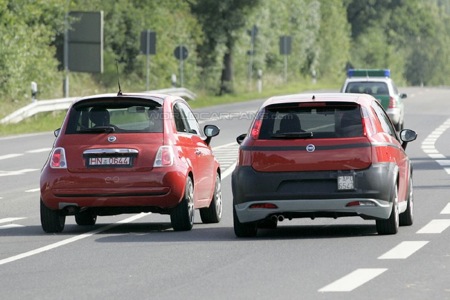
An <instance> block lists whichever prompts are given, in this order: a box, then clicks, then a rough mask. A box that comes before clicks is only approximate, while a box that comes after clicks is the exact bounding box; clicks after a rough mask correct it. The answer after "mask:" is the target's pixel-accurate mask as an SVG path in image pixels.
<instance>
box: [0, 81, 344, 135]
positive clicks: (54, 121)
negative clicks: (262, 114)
mask: <svg viewBox="0 0 450 300" xmlns="http://www.w3.org/2000/svg"><path fill="white" fill-rule="evenodd" d="M337 88H338V87H337V86H335V85H333V84H330V83H317V84H312V83H310V82H309V83H306V82H303V83H295V84H293V83H291V84H289V85H283V86H277V87H270V88H268V87H264V89H263V91H262V92H261V93H258V92H257V91H253V92H242V93H236V94H229V95H224V96H211V95H206V94H203V93H199V94H198V95H197V96H198V97H197V99H196V100H194V101H190V102H189V104H190V105H191V107H192V108H194V109H195V108H201V107H207V106H214V105H219V104H226V103H236V102H243V101H248V100H254V99H265V98H269V97H271V96H274V95H285V94H295V93H301V92H305V91H309V90H321V89H337ZM64 117H65V111H55V112H49V113H40V114H37V115H35V116H32V117H30V118H27V119H25V120H23V121H22V122H19V123H16V124H0V136H9V135H18V134H27V133H37V132H45V131H53V130H55V129H57V128H59V127H60V126H61V123H62V121H63V120H64Z"/></svg>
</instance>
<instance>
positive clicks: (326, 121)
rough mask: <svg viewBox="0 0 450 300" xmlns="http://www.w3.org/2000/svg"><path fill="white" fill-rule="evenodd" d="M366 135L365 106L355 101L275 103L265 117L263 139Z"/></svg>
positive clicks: (262, 131)
mask: <svg viewBox="0 0 450 300" xmlns="http://www.w3.org/2000/svg"><path fill="white" fill-rule="evenodd" d="M362 135H363V126H362V121H361V109H360V107H359V105H357V104H353V103H314V106H311V107H308V106H301V107H299V106H298V104H297V106H296V107H295V106H291V107H290V106H286V105H281V106H280V105H273V106H269V107H267V108H266V110H265V113H264V116H263V118H262V125H261V131H260V135H259V138H260V139H279V138H295V137H299V138H302V137H303V138H308V137H313V138H335V137H356V136H362Z"/></svg>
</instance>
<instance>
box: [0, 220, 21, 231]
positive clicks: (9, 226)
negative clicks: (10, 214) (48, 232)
mask: <svg viewBox="0 0 450 300" xmlns="http://www.w3.org/2000/svg"><path fill="white" fill-rule="evenodd" d="M22 219H25V218H4V219H0V224H4V223H10V224H5V225H0V229H9V228H18V227H25V226H24V225H20V224H15V223H12V222H14V221H18V220H22Z"/></svg>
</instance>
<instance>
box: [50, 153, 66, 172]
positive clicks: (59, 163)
mask: <svg viewBox="0 0 450 300" xmlns="http://www.w3.org/2000/svg"><path fill="white" fill-rule="evenodd" d="M50 167H51V168H53V169H65V168H67V161H66V153H65V151H64V148H55V149H53V152H52V154H51V156H50Z"/></svg>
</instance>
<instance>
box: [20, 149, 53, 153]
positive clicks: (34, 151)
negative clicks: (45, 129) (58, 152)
mask: <svg viewBox="0 0 450 300" xmlns="http://www.w3.org/2000/svg"><path fill="white" fill-rule="evenodd" d="M51 150H52V148H41V149H34V150H28V151H27V152H26V153H41V152H50V151H51Z"/></svg>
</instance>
